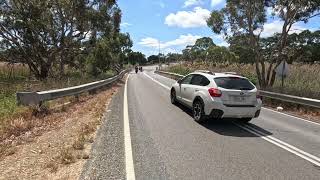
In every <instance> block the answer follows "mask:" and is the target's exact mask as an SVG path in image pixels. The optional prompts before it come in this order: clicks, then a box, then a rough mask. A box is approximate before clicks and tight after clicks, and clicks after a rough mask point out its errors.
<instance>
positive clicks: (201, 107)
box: [170, 71, 262, 122]
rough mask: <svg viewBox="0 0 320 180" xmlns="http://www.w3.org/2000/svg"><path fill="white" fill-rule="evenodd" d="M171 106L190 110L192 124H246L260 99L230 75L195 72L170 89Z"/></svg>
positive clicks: (249, 85)
mask: <svg viewBox="0 0 320 180" xmlns="http://www.w3.org/2000/svg"><path fill="white" fill-rule="evenodd" d="M170 96H171V103H172V104H176V103H182V104H183V105H185V106H187V107H189V108H190V109H192V111H193V117H194V119H195V121H197V122H201V121H204V120H206V119H209V118H212V119H221V118H237V119H239V120H240V121H242V122H249V121H250V120H251V119H252V118H256V117H258V116H259V115H260V110H261V106H262V100H261V97H260V96H259V92H258V90H257V88H256V86H255V85H254V84H253V83H251V82H250V81H249V80H248V79H247V78H245V77H242V76H240V75H237V74H236V73H233V72H226V73H212V72H209V71H196V72H194V73H191V74H189V75H187V76H185V77H184V78H182V79H180V80H178V81H177V82H176V83H175V84H173V85H172V88H171V93H170Z"/></svg>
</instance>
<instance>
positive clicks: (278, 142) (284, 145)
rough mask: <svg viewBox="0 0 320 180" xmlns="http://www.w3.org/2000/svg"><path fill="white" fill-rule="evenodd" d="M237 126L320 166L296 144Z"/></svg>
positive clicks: (253, 129) (243, 126) (312, 156)
mask: <svg viewBox="0 0 320 180" xmlns="http://www.w3.org/2000/svg"><path fill="white" fill-rule="evenodd" d="M144 75H146V76H147V77H148V78H149V79H151V80H152V81H154V82H155V83H157V84H159V85H160V86H162V87H164V88H166V89H167V90H170V87H168V86H166V85H164V84H162V83H160V82H159V81H157V80H155V79H154V78H152V77H151V76H149V75H147V74H146V73H144ZM234 124H235V125H236V126H238V127H240V128H241V129H244V130H246V131H248V132H250V133H252V134H255V135H257V136H258V137H261V138H262V139H264V140H266V141H268V142H270V143H272V144H274V145H276V146H278V147H280V148H282V149H284V150H286V151H288V152H291V153H293V154H295V155H297V156H299V157H301V158H303V159H305V160H307V161H309V162H311V163H313V164H315V165H317V166H320V158H319V157H316V156H314V155H312V154H310V153H307V152H305V151H303V150H301V149H298V148H297V147H295V146H292V145H290V144H288V143H286V142H284V141H281V140H279V139H277V138H275V137H273V136H270V135H267V134H265V133H264V132H261V131H259V130H257V129H255V128H253V127H251V126H248V125H240V124H237V123H234Z"/></svg>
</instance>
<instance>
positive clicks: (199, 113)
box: [192, 100, 205, 122]
mask: <svg viewBox="0 0 320 180" xmlns="http://www.w3.org/2000/svg"><path fill="white" fill-rule="evenodd" d="M203 109H204V108H203V103H202V102H201V101H200V100H196V101H195V102H194V103H193V108H192V111H193V118H194V120H195V121H197V122H202V121H203V120H204V119H205V114H204V110H203Z"/></svg>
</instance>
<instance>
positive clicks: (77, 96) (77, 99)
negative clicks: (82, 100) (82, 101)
mask: <svg viewBox="0 0 320 180" xmlns="http://www.w3.org/2000/svg"><path fill="white" fill-rule="evenodd" d="M74 98H75V101H76V102H79V94H76V95H75V96H74Z"/></svg>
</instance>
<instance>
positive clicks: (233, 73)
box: [223, 72, 239, 75]
mask: <svg viewBox="0 0 320 180" xmlns="http://www.w3.org/2000/svg"><path fill="white" fill-rule="evenodd" d="M223 74H231V75H239V74H238V73H236V72H223Z"/></svg>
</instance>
